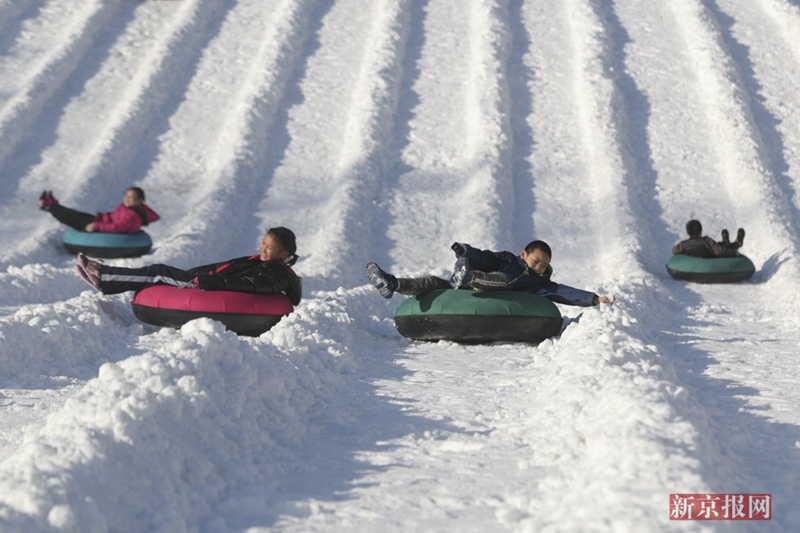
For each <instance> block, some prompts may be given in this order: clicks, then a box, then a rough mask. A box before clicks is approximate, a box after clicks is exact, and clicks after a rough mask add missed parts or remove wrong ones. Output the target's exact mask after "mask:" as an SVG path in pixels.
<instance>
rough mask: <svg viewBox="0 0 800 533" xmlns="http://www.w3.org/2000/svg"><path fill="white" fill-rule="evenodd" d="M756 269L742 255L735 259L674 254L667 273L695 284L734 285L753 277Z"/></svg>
mask: <svg viewBox="0 0 800 533" xmlns="http://www.w3.org/2000/svg"><path fill="white" fill-rule="evenodd" d="M755 271H756V267H755V265H754V264H753V262H752V261H751V260H750V259H749V258H747V257H746V256H744V255H737V256H736V257H694V256H691V255H686V254H674V255H673V256H672V257H670V259H669V261H667V272H669V275H670V276H672V277H673V278H675V279H679V280H683V281H694V282H696V283H735V282H737V281H743V280H746V279H749V278H751V277H752V276H753V274H754V273H755Z"/></svg>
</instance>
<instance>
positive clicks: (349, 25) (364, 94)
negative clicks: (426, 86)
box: [261, 0, 410, 289]
mask: <svg viewBox="0 0 800 533" xmlns="http://www.w3.org/2000/svg"><path fill="white" fill-rule="evenodd" d="M409 9H410V7H409V2H408V1H405V0H401V1H398V0H384V1H380V2H373V3H372V4H371V5H370V8H369V9H366V10H365V9H364V6H363V4H362V3H361V2H357V1H356V2H339V3H338V4H337V5H336V6H335V8H334V9H333V10H331V12H330V13H328V14H327V16H326V19H325V21H324V23H323V27H322V32H321V34H320V37H319V39H320V46H321V50H323V51H324V53H321V54H319V55H318V56H317V55H315V56H313V57H311V58H310V60H309V65H308V70H307V77H306V81H305V82H304V83H303V84H302V86H301V88H300V89H301V91H302V93H303V97H304V98H303V101H302V102H301V103H298V105H297V106H296V107H295V109H293V110H292V111H291V114H292V115H293V118H294V120H296V121H297V123H298V127H297V129H296V130H294V131H292V132H290V134H291V142H290V144H289V146H288V148H287V151H286V154H285V157H284V160H283V161H282V163H281V165H280V166H279V167H278V168H276V170H275V177H274V180H273V185H272V188H271V189H270V191H269V195H268V198H267V199H266V201H265V202H263V203H262V207H261V209H262V211H263V212H264V213H268V214H269V215H265V217H264V218H269V217H275V216H278V217H283V218H285V219H286V220H292V224H293V227H294V228H295V231H296V232H297V233H298V234H300V235H304V238H303V241H304V242H305V245H304V250H302V251H300V254H301V256H304V257H303V259H302V263H303V265H304V270H305V271H306V273H307V275H306V280H307V283H306V285H305V287H306V289H314V288H329V289H330V288H333V287H337V286H340V285H359V284H361V283H363V279H364V277H363V271H361V269H360V268H354V265H363V264H366V262H367V261H368V260H369V259H370V250H372V249H373V246H372V243H373V242H374V235H373V234H374V220H375V218H374V217H375V214H376V213H375V212H376V211H379V210H378V209H376V207H375V203H376V199H377V196H378V195H379V194H381V192H382V181H383V180H384V179H385V175H386V173H387V167H388V165H389V162H388V157H389V152H390V148H389V146H390V145H391V141H392V137H391V134H392V131H393V129H394V119H395V118H394V115H395V110H396V106H397V101H398V94H399V90H400V89H399V87H400V84H401V83H402V74H403V73H402V63H403V60H404V53H405V48H406V41H407V34H408V24H409V22H408V21H409ZM354 27H358V28H362V30H361V31H360V32H355V31H353V28H354ZM350 63H353V64H356V65H357V67H356V68H348V66H347V64H350ZM317 71H323V72H335V73H336V74H337V76H336V77H330V76H319V75H317V74H316V72H317ZM331 132H336V134H335V135H333V134H331ZM309 159H311V160H312V161H313V162H314V163H313V164H314V167H315V169H316V172H314V173H312V174H311V175H309V173H308V170H305V172H302V173H301V172H300V171H298V170H297V169H298V168H301V167H308V164H309ZM287 191H296V192H289V193H288V195H289V196H292V195H295V194H296V195H298V201H301V200H302V203H304V204H306V205H307V207H304V212H302V213H297V212H296V208H295V206H293V205H291V204H289V205H286V203H285V201H281V202H280V203H275V202H272V201H270V198H271V197H277V198H282V199H283V198H285V197H286V196H287ZM301 197H302V198H301ZM310 206H313V207H310ZM298 215H299V216H298ZM378 215H380V212H378ZM379 218H380V216H379ZM315 278H318V279H315Z"/></svg>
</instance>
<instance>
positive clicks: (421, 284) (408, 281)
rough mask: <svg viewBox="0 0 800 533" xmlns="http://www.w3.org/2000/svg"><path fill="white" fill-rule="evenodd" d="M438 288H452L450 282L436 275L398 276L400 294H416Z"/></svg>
mask: <svg viewBox="0 0 800 533" xmlns="http://www.w3.org/2000/svg"><path fill="white" fill-rule="evenodd" d="M436 289H452V287H451V286H450V282H449V281H447V280H445V279H442V278H438V277H436V276H424V277H421V278H397V290H396V291H395V292H397V293H398V294H405V295H407V296H416V295H418V294H425V293H426V292H431V291H435V290H436Z"/></svg>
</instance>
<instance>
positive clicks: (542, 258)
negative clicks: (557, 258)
mask: <svg viewBox="0 0 800 533" xmlns="http://www.w3.org/2000/svg"><path fill="white" fill-rule="evenodd" d="M519 256H520V257H521V258H522V260H523V261H525V264H526V265H528V268H530V269H531V270H533V271H534V272H535V273H536V274H539V275H542V274H544V273H545V271H546V270H547V267H549V266H550V260H551V259H552V258H553V252H552V250H550V245H549V244H547V243H546V242H544V241H531V242H529V243H528V246H526V247H525V249H524V250H523V251H522V252H521V253H520V254H519Z"/></svg>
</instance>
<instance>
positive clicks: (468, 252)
mask: <svg viewBox="0 0 800 533" xmlns="http://www.w3.org/2000/svg"><path fill="white" fill-rule="evenodd" d="M451 249H452V250H453V251H454V252H455V253H456V257H457V258H458V259H457V261H456V264H455V267H454V268H453V275H452V276H451V277H450V281H449V282H448V281H447V280H444V279H442V278H439V277H436V276H424V277H420V278H396V277H394V276H392V275H391V274H389V273H387V272H384V271H383V270H382V269H381V268H380V267H379V266H378V264H377V263H374V262H370V263H369V264H368V265H367V277H368V278H369V280H370V281H371V282H372V284H373V285H374V286H375V288H377V289H378V291H379V292H380V293H381V296H383V297H384V298H391V297H392V294H394V293H395V292H397V293H399V294H406V295H417V294H424V293H426V292H430V291H433V290H436V289H450V288H453V289H460V288H465V289H467V288H468V289H474V290H483V291H497V290H509V291H519V292H532V293H534V294H538V295H539V296H543V297H544V298H547V299H548V300H551V301H554V302H557V303H560V304H566V305H577V306H581V307H589V306H593V305H598V304H601V303H603V304H612V303H613V302H614V300H613V298H609V297H608V296H600V295H597V294H595V293H593V292H589V291H584V290H581V289H576V288H574V287H570V286H569V285H563V284H560V283H556V282H554V281H552V280H551V279H550V276H551V275H552V273H553V267H552V266H550V260H551V258H552V255H553V252H552V251H551V250H550V246H549V245H548V244H547V243H546V242H544V241H532V242H530V243H528V245H527V246H526V247H525V249H524V250H523V251H522V252H520V254H519V255H515V254H513V253H511V252H505V251H504V252H494V251H491V250H479V249H478V248H474V247H472V246H470V245H469V244H464V243H459V242H456V243H453V245H452V246H451Z"/></svg>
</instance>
